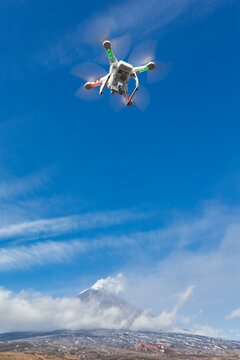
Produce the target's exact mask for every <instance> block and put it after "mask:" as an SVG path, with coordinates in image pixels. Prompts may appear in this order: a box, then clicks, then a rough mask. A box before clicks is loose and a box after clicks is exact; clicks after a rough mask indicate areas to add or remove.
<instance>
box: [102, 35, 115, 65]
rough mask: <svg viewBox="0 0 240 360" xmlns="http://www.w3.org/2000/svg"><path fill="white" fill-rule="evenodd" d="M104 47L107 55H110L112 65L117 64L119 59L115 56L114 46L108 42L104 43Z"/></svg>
mask: <svg viewBox="0 0 240 360" xmlns="http://www.w3.org/2000/svg"><path fill="white" fill-rule="evenodd" d="M103 47H104V49H105V50H106V52H107V54H108V58H109V62H110V64H113V63H115V62H117V59H116V57H115V55H114V53H113V52H112V45H111V42H110V41H108V40H106V41H104V42H103Z"/></svg>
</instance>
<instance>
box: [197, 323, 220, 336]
mask: <svg viewBox="0 0 240 360" xmlns="http://www.w3.org/2000/svg"><path fill="white" fill-rule="evenodd" d="M191 332H192V333H193V334H197V335H202V336H211V337H218V336H220V334H221V333H222V329H214V328H213V327H211V326H209V325H200V324H194V325H193V327H192V328H191Z"/></svg>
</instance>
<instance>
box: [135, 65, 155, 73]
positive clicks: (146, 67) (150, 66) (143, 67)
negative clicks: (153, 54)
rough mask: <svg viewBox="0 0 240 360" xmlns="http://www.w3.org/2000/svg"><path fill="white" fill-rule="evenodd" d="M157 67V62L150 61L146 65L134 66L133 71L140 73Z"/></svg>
mask: <svg viewBox="0 0 240 360" xmlns="http://www.w3.org/2000/svg"><path fill="white" fill-rule="evenodd" d="M154 69H155V63H154V62H150V63H148V64H146V65H143V66H136V67H134V68H133V73H135V74H140V73H142V72H144V71H148V70H154Z"/></svg>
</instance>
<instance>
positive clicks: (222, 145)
mask: <svg viewBox="0 0 240 360" xmlns="http://www.w3.org/2000/svg"><path fill="white" fill-rule="evenodd" d="M239 11H240V6H239V2H238V1H234V0H214V1H207V0H201V1H194V0H180V1H179V0H178V1H177V0H171V1H165V0H162V1H159V0H158V1H157V0H150V1H148V2H147V4H146V3H145V2H144V1H142V0H140V1H139V0H138V1H136V0H132V1H128V2H125V1H123V2H122V3H121V5H116V4H112V2H110V1H105V2H104V3H102V2H98V1H92V2H89V3H84V5H83V4H82V3H81V2H79V1H75V0H69V1H68V2H67V3H66V2H65V1H62V0H58V1H56V0H52V1H51V2H49V1H48V2H47V1H45V0H41V1H39V0H36V1H35V2H34V3H33V2H30V1H28V0H21V1H18V2H17V3H16V2H13V1H6V0H4V1H2V2H1V5H0V24H1V25H0V41H1V56H0V66H1V70H2V71H1V75H0V76H1V86H0V96H1V107H0V149H1V151H0V241H1V247H0V286H2V290H1V291H2V293H3V294H5V295H6V294H8V296H7V299H9V300H8V301H7V302H6V303H4V304H3V303H2V306H1V302H0V312H1V307H2V309H3V308H4V309H6V307H7V308H8V309H11V304H12V303H14V304H15V303H16V302H17V301H18V299H19V296H20V295H19V293H20V294H22V292H21V291H23V290H24V291H28V292H29V291H30V293H31V292H37V293H38V294H40V295H39V296H40V298H41V296H42V297H43V298H44V296H47V295H48V296H49V297H50V298H51V301H54V299H55V298H56V297H59V298H61V297H71V296H74V295H75V294H76V293H78V292H79V291H81V290H82V289H84V288H86V287H89V286H91V285H92V284H93V283H94V282H96V281H97V280H98V279H101V278H106V277H110V279H115V278H116V279H120V280H121V281H123V279H124V288H123V291H122V296H124V297H125V298H127V299H128V300H129V301H132V302H133V303H135V304H136V305H138V306H140V307H143V308H144V309H151V310H152V312H153V313H154V314H156V315H158V316H159V318H158V320H159V324H161V326H163V325H164V323H166V327H167V328H168V329H176V328H182V327H184V328H188V329H190V330H192V331H195V332H198V333H201V334H210V335H219V336H227V337H232V338H239V336H240V335H239V331H238V328H239V321H240V319H239V317H240V310H239V309H240V292H239V281H238V274H239V271H240V265H239V263H238V262H239V261H238V254H239V251H240V240H239V239H240V227H239V223H240V191H239V184H240V162H239V156H240V146H239V130H240V125H239V115H240V111H239V95H240V93H239V80H240V72H239V63H240V51H239V40H240V26H239ZM119 14H122V15H121V16H120V17H119ZM104 31H107V33H108V36H109V38H110V39H113V38H116V37H119V36H124V35H127V36H129V37H131V39H132V48H133V47H134V46H136V45H138V44H140V43H141V42H142V41H148V40H153V39H154V40H157V45H158V46H157V52H156V58H157V59H158V60H160V61H164V62H166V63H170V64H171V71H170V72H169V74H168V76H167V77H165V78H164V79H163V80H162V81H161V82H158V83H153V84H149V83H147V82H146V76H145V75H146V74H141V78H140V82H141V84H142V85H143V86H144V87H146V88H147V89H148V91H149V94H150V104H149V106H148V107H147V108H146V109H145V111H140V110H139V109H138V108H137V107H136V106H133V107H132V108H123V109H122V110H121V111H120V112H115V111H114V110H113V109H112V108H111V106H110V105H109V98H110V96H111V95H110V94H108V93H107V91H105V93H104V95H103V96H102V97H101V99H99V101H96V102H88V101H84V100H82V99H79V98H77V97H76V96H74V94H75V93H76V91H77V90H78V88H79V87H80V86H81V85H82V84H83V81H82V80H81V79H79V78H77V77H74V76H73V75H72V74H71V71H72V69H73V68H74V66H76V65H78V64H81V63H83V62H86V61H94V62H96V61H98V60H99V56H100V55H101V53H103V50H102V48H101V46H100V45H99V42H98V38H99V33H101V34H102V33H103V32H104ZM105 68H106V69H107V67H106V66H105ZM139 77H140V76H139ZM97 78H98V74H96V79H97ZM120 273H121V274H122V275H121V276H118V274H120ZM108 279H109V278H108ZM120 280H119V281H120ZM24 294H25V293H24ZM26 294H28V295H24V296H26V299H28V300H26V301H30V300H29V296H30V295H29V293H26ZM21 296H23V295H21ZM21 296H20V298H21ZM30 297H31V296H30ZM3 298H4V296H3ZM5 298H6V297H5ZM44 299H45V298H44ZM4 306H5V307H4ZM35 306H36V304H35ZM53 308H54V306H53ZM2 311H3V310H2ZM9 311H10V310H9ZM6 323H9V319H6ZM28 326H29V327H30V325H28ZM36 326H37V325H36ZM147 326H148V325H146V327H147ZM39 328H45V327H44V326H42V327H41V325H39ZM15 329H21V319H20V320H19V324H18V325H16V324H15V323H13V324H12V325H11V326H10V327H4V325H2V328H1V329H0V331H5V330H8V331H11V330H15Z"/></svg>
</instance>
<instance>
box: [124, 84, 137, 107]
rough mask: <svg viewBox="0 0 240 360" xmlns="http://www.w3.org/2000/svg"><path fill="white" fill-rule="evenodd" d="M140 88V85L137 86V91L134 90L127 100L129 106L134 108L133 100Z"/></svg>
mask: <svg viewBox="0 0 240 360" xmlns="http://www.w3.org/2000/svg"><path fill="white" fill-rule="evenodd" d="M138 87H139V85H137V86H136V87H135V89H134V90H133V92H132V95H131V96H130V97H128V96H127V100H128V101H127V106H132V104H133V102H132V98H133V97H134V95H135V93H136V91H137V90H138Z"/></svg>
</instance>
